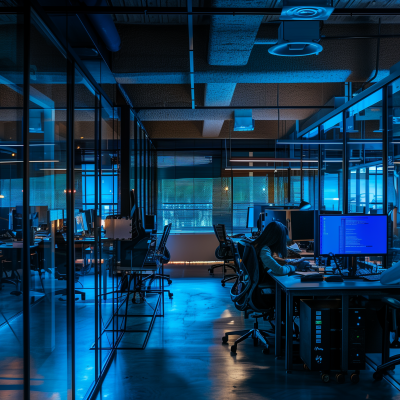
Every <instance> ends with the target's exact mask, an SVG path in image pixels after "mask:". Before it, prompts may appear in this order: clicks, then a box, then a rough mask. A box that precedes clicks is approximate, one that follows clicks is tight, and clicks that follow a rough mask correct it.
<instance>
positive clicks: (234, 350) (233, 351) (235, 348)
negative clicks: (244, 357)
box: [231, 344, 237, 354]
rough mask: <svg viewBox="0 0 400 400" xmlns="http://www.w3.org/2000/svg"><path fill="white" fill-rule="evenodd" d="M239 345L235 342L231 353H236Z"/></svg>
mask: <svg viewBox="0 0 400 400" xmlns="http://www.w3.org/2000/svg"><path fill="white" fill-rule="evenodd" d="M236 350H237V346H236V345H235V344H234V345H233V346H231V353H233V354H236Z"/></svg>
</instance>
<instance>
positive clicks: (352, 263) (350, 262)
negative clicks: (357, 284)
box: [342, 257, 358, 279]
mask: <svg viewBox="0 0 400 400" xmlns="http://www.w3.org/2000/svg"><path fill="white" fill-rule="evenodd" d="M346 264H347V270H348V271H349V274H348V275H343V276H342V278H343V279H357V278H358V276H357V275H356V273H357V257H346Z"/></svg>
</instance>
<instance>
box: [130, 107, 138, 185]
mask: <svg viewBox="0 0 400 400" xmlns="http://www.w3.org/2000/svg"><path fill="white" fill-rule="evenodd" d="M136 126H137V122H136V120H135V116H134V114H133V113H132V112H131V113H130V129H129V131H130V135H131V138H130V142H131V174H130V180H131V182H130V188H131V189H136V182H135V168H136V161H135V151H136V149H137V143H136V142H135V131H136V129H135V128H136Z"/></svg>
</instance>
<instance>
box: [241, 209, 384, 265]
mask: <svg viewBox="0 0 400 400" xmlns="http://www.w3.org/2000/svg"><path fill="white" fill-rule="evenodd" d="M272 221H279V222H281V223H282V224H283V225H285V226H286V227H287V228H288V232H289V235H290V238H291V239H292V240H295V241H310V240H313V241H314V256H322V257H332V256H338V257H348V258H354V257H369V256H385V255H387V253H388V217H387V215H382V214H368V215H365V214H346V215H344V214H341V213H339V212H323V213H321V214H319V213H318V211H300V210H276V209H269V208H267V207H266V206H265V207H263V206H254V207H248V210H247V224H246V227H247V228H254V227H257V228H258V231H259V232H261V231H262V230H263V229H264V228H265V227H266V226H267V225H268V224H269V223H270V222H272Z"/></svg>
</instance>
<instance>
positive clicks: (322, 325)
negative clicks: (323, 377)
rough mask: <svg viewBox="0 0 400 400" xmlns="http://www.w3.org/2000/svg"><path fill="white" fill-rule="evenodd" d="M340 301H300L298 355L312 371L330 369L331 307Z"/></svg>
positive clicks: (337, 304)
mask: <svg viewBox="0 0 400 400" xmlns="http://www.w3.org/2000/svg"><path fill="white" fill-rule="evenodd" d="M339 306H340V302H338V301H337V300H332V301H317V300H305V299H303V300H301V301H300V357H301V359H302V360H303V361H304V363H305V364H306V365H307V367H308V368H309V369H310V370H312V371H325V370H330V369H331V350H330V349H331V309H332V308H333V307H339Z"/></svg>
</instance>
